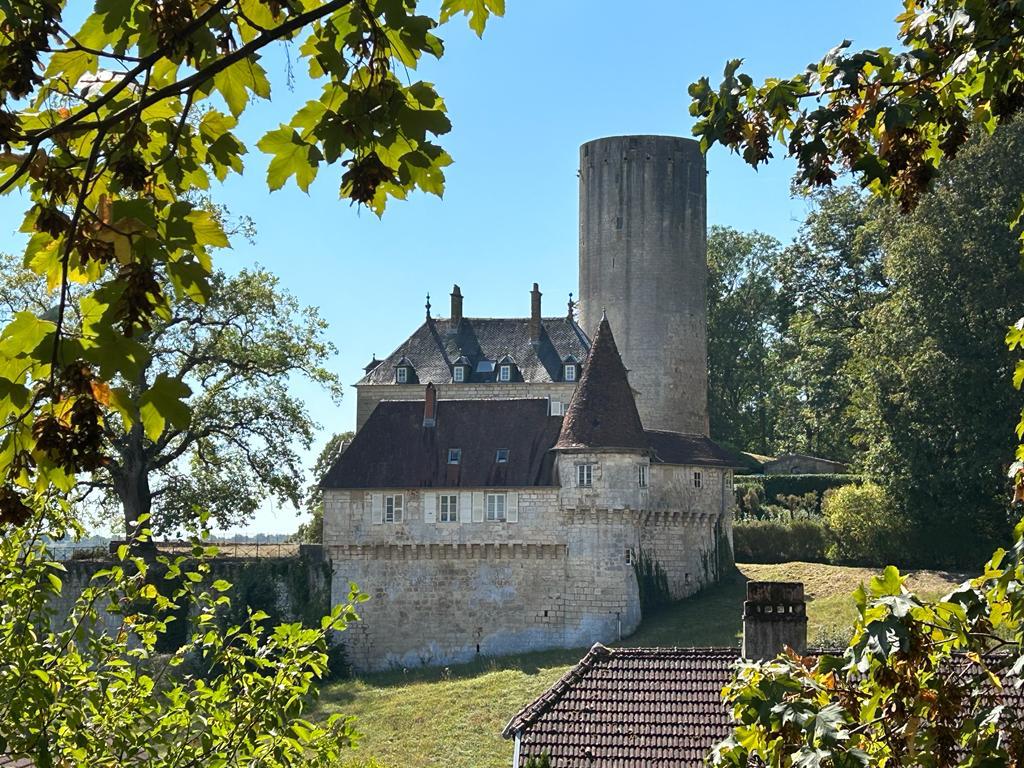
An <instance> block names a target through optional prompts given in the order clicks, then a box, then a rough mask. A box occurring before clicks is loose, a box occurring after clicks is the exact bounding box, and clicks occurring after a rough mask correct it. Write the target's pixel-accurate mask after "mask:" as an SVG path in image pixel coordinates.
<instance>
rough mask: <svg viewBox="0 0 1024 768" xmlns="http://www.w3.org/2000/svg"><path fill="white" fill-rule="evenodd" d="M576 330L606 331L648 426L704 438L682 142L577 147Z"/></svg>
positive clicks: (690, 169)
mask: <svg viewBox="0 0 1024 768" xmlns="http://www.w3.org/2000/svg"><path fill="white" fill-rule="evenodd" d="M579 175H580V301H581V304H582V307H581V325H582V327H583V328H586V329H587V330H590V329H591V328H594V327H596V326H597V325H598V323H599V322H600V319H601V316H602V313H603V312H605V311H606V312H607V313H608V319H609V320H610V321H611V323H612V325H613V326H614V327H615V331H616V335H617V337H618V340H619V349H620V351H621V354H622V359H623V361H624V362H625V364H626V367H627V368H628V369H629V372H630V373H629V381H630V384H631V386H632V387H633V389H634V390H635V393H636V404H637V408H638V410H639V412H640V417H641V419H642V420H643V424H644V426H645V427H646V428H648V429H664V430H670V431H675V432H689V433H696V434H703V435H706V434H708V406H707V389H708V380H707V234H706V219H707V214H706V208H707V205H706V197H707V196H706V186H707V185H706V171H705V166H704V156H703V155H702V154H701V152H700V147H699V145H698V143H697V142H696V141H693V140H692V139H683V138H678V137H675V136H613V137H609V138H604V139H596V140H594V141H589V142H587V143H586V144H584V145H582V146H581V147H580V173H579Z"/></svg>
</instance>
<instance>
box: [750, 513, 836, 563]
mask: <svg viewBox="0 0 1024 768" xmlns="http://www.w3.org/2000/svg"><path fill="white" fill-rule="evenodd" d="M732 537H733V550H734V552H735V554H736V562H738V563H786V562H789V561H791V560H802V561H805V562H812V563H824V562H826V558H825V553H826V551H827V550H828V546H829V533H828V528H827V527H826V526H825V524H824V523H823V522H821V521H820V520H741V521H737V522H736V523H735V524H734V525H733V529H732Z"/></svg>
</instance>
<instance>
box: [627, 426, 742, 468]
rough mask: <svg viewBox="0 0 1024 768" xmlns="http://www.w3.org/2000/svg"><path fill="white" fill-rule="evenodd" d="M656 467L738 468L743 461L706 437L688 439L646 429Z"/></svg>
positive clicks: (688, 437) (693, 436)
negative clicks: (692, 465)
mask: <svg viewBox="0 0 1024 768" xmlns="http://www.w3.org/2000/svg"><path fill="white" fill-rule="evenodd" d="M644 434H645V435H646V436H647V442H648V444H649V445H650V447H651V450H653V451H654V455H653V457H652V459H651V460H652V461H654V462H655V463H656V464H701V465H703V466H706V467H722V468H725V469H728V468H733V469H736V468H739V467H743V466H744V463H743V459H742V458H741V457H739V456H736V455H735V454H734V453H732V451H729V450H727V449H725V448H723V447H722V446H720V445H718V443H716V442H715V441H714V440H712V439H711V438H710V437H707V436H706V435H687V434H683V433H681V432H666V431H664V430H661V429H645V430H644Z"/></svg>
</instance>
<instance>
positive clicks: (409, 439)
mask: <svg viewBox="0 0 1024 768" xmlns="http://www.w3.org/2000/svg"><path fill="white" fill-rule="evenodd" d="M548 408H549V406H548V401H547V399H546V398H529V399H518V400H438V401H437V411H436V425H435V426H433V427H424V426H423V401H422V400H416V401H414V400H384V401H382V402H380V403H379V404H378V405H377V407H376V408H375V409H374V410H373V413H372V414H370V417H369V418H368V419H367V420H366V423H365V424H364V425H363V427H362V429H360V430H359V431H358V432H357V433H356V435H355V437H354V438H352V443H351V444H350V445H349V446H348V448H347V449H345V452H344V453H342V454H341V456H339V457H338V460H337V461H336V462H335V463H334V465H333V466H332V467H331V469H330V470H329V471H328V472H327V475H326V476H325V477H324V478H323V481H322V482H321V487H323V488H431V487H439V488H457V487H460V486H464V487H474V488H475V487H516V486H536V485H552V484H553V468H554V456H553V454H551V452H550V449H551V447H552V446H553V445H554V444H555V440H557V439H558V431H559V428H560V427H561V419H559V418H558V417H557V416H549V415H548ZM449 448H459V449H461V450H462V457H461V461H460V463H459V464H456V465H452V464H448V449H449ZM499 448H507V449H508V451H509V456H508V462H507V463H501V464H499V463H497V462H496V461H495V458H496V456H497V451H498V449H499Z"/></svg>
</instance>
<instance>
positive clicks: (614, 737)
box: [504, 644, 739, 768]
mask: <svg viewBox="0 0 1024 768" xmlns="http://www.w3.org/2000/svg"><path fill="white" fill-rule="evenodd" d="M738 659H739V649H736V648H606V647H605V646H603V645H601V644H597V645H595V646H594V647H593V648H591V649H590V651H589V652H588V653H587V655H586V656H585V657H584V658H583V659H582V661H580V663H579V664H577V665H576V666H575V667H573V668H572V669H571V670H569V672H567V673H566V674H565V675H564V676H563V677H562V678H561V680H559V681H558V682H557V683H555V685H554V686H552V687H551V688H550V689H549V690H548V691H546V692H545V693H544V694H542V695H541V696H540V697H539V698H537V699H536V700H535V701H533V702H532V703H531V704H529V705H528V706H526V707H525V708H524V709H523V710H522V711H520V712H519V714H517V715H516V716H515V717H513V718H512V720H511V721H510V722H509V724H508V725H507V726H505V730H504V736H505V737H506V738H512V737H513V736H514V735H515V734H516V732H521V734H522V737H521V738H522V741H521V746H520V766H523V765H525V763H526V760H527V759H528V758H529V757H530V756H531V755H536V756H539V755H540V754H541V753H542V752H547V753H548V755H549V756H550V758H551V764H552V765H553V766H557V767H558V768H595V767H596V766H601V768H634V767H635V768H641V767H642V768H668V766H672V767H673V768H678V767H679V766H700V765H703V762H704V756H705V755H706V754H707V753H708V752H709V751H710V750H711V747H712V746H713V745H714V744H716V743H717V742H718V741H720V740H721V739H723V738H724V737H725V736H726V735H728V731H729V716H728V712H727V711H726V709H725V707H724V706H723V705H722V699H721V691H722V688H724V687H725V685H726V683H727V682H729V680H730V679H731V678H732V673H733V667H734V665H735V663H736V661H737V660H738Z"/></svg>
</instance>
